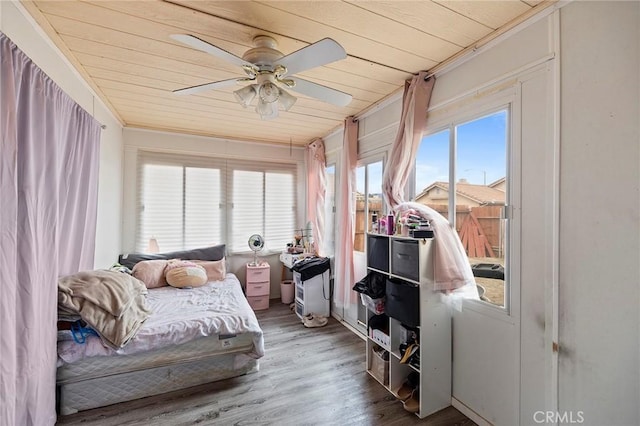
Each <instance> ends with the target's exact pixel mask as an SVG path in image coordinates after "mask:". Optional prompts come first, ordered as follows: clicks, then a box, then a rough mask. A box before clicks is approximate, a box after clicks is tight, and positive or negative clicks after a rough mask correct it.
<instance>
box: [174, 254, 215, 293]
mask: <svg viewBox="0 0 640 426" xmlns="http://www.w3.org/2000/svg"><path fill="white" fill-rule="evenodd" d="M164 273H165V277H166V278H167V283H168V284H169V285H170V286H172V287H178V288H182V287H200V286H201V285H204V284H206V283H207V273H206V272H205V270H204V268H203V267H202V266H200V265H196V264H195V263H193V262H189V261H186V260H178V259H172V260H169V261H168V263H167V266H166V267H165V268H164Z"/></svg>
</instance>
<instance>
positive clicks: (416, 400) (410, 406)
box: [402, 388, 420, 413]
mask: <svg viewBox="0 0 640 426" xmlns="http://www.w3.org/2000/svg"><path fill="white" fill-rule="evenodd" d="M402 405H403V406H404V409H405V410H407V411H408V412H410V413H417V412H418V411H420V392H419V389H418V388H416V389H414V390H413V392H412V393H411V397H410V398H408V399H407V400H406V401H402Z"/></svg>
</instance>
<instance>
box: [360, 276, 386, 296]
mask: <svg viewBox="0 0 640 426" xmlns="http://www.w3.org/2000/svg"><path fill="white" fill-rule="evenodd" d="M386 283H387V277H386V275H383V274H380V273H378V272H373V271H371V272H369V273H368V274H367V276H366V277H364V278H363V279H361V280H360V281H358V282H357V283H356V284H355V285H354V286H353V290H354V291H357V292H358V293H362V294H366V295H367V296H369V297H371V298H372V299H380V298H382V297H384V295H385V291H386Z"/></svg>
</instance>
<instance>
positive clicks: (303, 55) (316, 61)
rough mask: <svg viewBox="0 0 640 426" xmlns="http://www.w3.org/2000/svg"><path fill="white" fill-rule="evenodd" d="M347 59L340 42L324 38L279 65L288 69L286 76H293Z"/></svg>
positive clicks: (289, 56)
mask: <svg viewBox="0 0 640 426" xmlns="http://www.w3.org/2000/svg"><path fill="white" fill-rule="evenodd" d="M346 57H347V52H345V50H344V49H343V48H342V46H340V45H339V44H338V42H336V41H335V40H332V39H330V38H324V39H322V40H320V41H318V42H315V43H313V44H310V45H309V46H307V47H303V48H302V49H300V50H296V51H295V52H293V53H290V54H288V55H287V56H284V57H282V58H280V59H279V60H278V61H277V64H278V65H284V66H285V67H286V68H287V74H286V75H293V74H296V73H299V72H302V71H306V70H309V69H311V68H315V67H319V66H322V65H326V64H330V63H331V62H335V61H339V60H340V59H344V58H346Z"/></svg>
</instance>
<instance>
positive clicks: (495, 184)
mask: <svg viewBox="0 0 640 426" xmlns="http://www.w3.org/2000/svg"><path fill="white" fill-rule="evenodd" d="M506 180H507V178H506V177H501V178H500V179H498V180H496V181H495V182H491V183H490V184H489V185H487V186H488V187H489V188H495V187H496V186H498V185H500V184H501V183H504V182H505V181H506Z"/></svg>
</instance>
